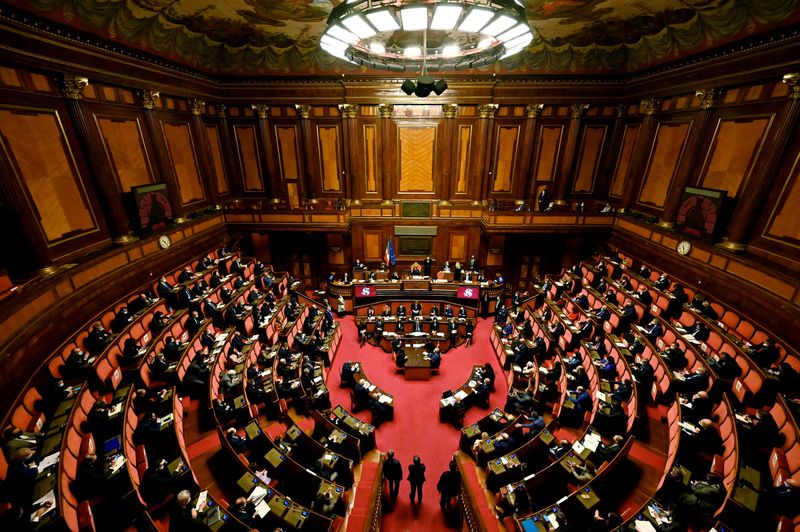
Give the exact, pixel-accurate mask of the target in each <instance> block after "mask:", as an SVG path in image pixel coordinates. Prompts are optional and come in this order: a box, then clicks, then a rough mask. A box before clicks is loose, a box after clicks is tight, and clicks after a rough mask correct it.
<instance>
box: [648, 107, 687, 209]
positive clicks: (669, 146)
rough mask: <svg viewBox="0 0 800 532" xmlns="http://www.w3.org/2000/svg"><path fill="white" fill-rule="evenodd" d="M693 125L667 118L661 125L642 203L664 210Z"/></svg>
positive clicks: (649, 166) (654, 145) (651, 153)
mask: <svg viewBox="0 0 800 532" xmlns="http://www.w3.org/2000/svg"><path fill="white" fill-rule="evenodd" d="M691 127H692V123H691V122H690V121H684V122H667V121H663V122H660V123H659V124H658V127H657V131H656V135H655V139H654V140H653V145H652V149H651V152H650V158H649V161H648V163H647V166H646V168H645V172H644V180H643V181H642V187H641V189H640V190H639V196H638V198H637V200H636V201H637V204H638V205H639V206H643V207H645V208H648V207H649V208H651V209H656V210H661V209H663V207H664V203H665V202H666V200H667V194H668V192H669V190H670V187H671V185H672V181H673V179H674V178H675V172H676V170H677V167H678V163H679V162H680V160H681V157H682V156H683V153H684V149H685V148H686V140H687V138H688V135H689V130H690V128H691Z"/></svg>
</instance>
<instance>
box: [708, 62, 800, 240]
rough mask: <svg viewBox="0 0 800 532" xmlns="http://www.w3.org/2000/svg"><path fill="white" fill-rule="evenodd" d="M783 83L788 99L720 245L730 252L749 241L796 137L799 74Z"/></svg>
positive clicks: (798, 106) (786, 77)
mask: <svg viewBox="0 0 800 532" xmlns="http://www.w3.org/2000/svg"><path fill="white" fill-rule="evenodd" d="M783 82H784V83H785V84H786V85H787V87H788V92H787V99H786V100H785V104H784V106H783V109H781V111H780V112H779V114H778V118H777V120H776V123H775V125H774V127H773V128H772V135H771V136H770V138H769V141H768V143H767V148H766V149H765V150H764V152H763V154H762V155H761V157H760V158H759V160H758V165H757V170H756V171H754V172H753V173H752V175H751V176H750V178H749V179H748V180H747V182H746V183H745V186H744V189H743V190H742V193H741V199H740V200H739V201H738V202H737V205H736V208H735V210H734V212H733V216H732V218H731V223H730V224H729V226H728V234H727V236H726V237H725V239H724V240H723V243H722V246H723V247H726V248H727V249H729V250H731V251H742V250H743V249H745V247H746V243H747V241H748V240H749V239H750V235H751V234H752V231H753V228H754V224H753V220H755V219H757V218H759V217H760V216H761V212H762V211H763V209H764V207H765V200H766V198H767V196H768V194H769V191H770V190H771V188H772V185H773V183H774V182H775V179H776V177H777V174H778V169H779V168H780V167H781V164H782V163H783V157H784V155H785V154H786V152H787V150H788V149H789V147H790V146H791V139H792V138H793V135H796V134H797V131H798V122H800V74H798V73H794V74H787V75H786V76H784V77H783Z"/></svg>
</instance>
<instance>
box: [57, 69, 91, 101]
mask: <svg viewBox="0 0 800 532" xmlns="http://www.w3.org/2000/svg"><path fill="white" fill-rule="evenodd" d="M88 84H89V78H87V77H85V76H75V75H70V74H64V78H63V79H62V80H61V94H63V95H64V98H66V99H68V100H82V99H83V89H85V88H86V86H87V85H88Z"/></svg>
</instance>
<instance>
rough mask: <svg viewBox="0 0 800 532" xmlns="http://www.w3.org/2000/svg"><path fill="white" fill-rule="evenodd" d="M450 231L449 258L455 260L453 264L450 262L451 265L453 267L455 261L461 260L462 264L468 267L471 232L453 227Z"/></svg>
mask: <svg viewBox="0 0 800 532" xmlns="http://www.w3.org/2000/svg"><path fill="white" fill-rule="evenodd" d="M449 233H450V235H449V236H450V242H449V245H448V253H447V257H448V258H447V260H449V261H451V262H453V264H450V267H451V268H452V267H453V266H455V262H454V261H460V262H461V264H462V266H465V267H466V262H467V259H468V258H469V253H468V249H467V248H468V243H469V232H468V231H458V230H455V229H451V230H450V231H449Z"/></svg>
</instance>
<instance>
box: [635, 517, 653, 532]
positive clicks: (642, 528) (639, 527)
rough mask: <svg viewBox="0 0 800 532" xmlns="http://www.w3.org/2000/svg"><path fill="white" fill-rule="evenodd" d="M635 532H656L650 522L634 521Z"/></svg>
mask: <svg viewBox="0 0 800 532" xmlns="http://www.w3.org/2000/svg"><path fill="white" fill-rule="evenodd" d="M634 525H635V527H636V532H656V527H654V526H653V523H651V522H650V521H646V520H642V521H634Z"/></svg>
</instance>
